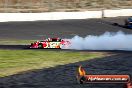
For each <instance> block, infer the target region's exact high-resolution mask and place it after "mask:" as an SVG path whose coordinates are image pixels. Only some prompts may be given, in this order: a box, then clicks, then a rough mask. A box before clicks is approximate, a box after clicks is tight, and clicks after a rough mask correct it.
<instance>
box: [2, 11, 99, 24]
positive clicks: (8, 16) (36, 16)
mask: <svg viewBox="0 0 132 88" xmlns="http://www.w3.org/2000/svg"><path fill="white" fill-rule="evenodd" d="M101 17H102V12H101V11H85V12H46V13H0V22H9V21H37V20H63V19H88V18H101Z"/></svg>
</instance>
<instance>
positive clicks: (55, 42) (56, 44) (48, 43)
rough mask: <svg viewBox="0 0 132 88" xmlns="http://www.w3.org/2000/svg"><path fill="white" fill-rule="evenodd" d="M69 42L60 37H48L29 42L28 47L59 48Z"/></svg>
mask: <svg viewBox="0 0 132 88" xmlns="http://www.w3.org/2000/svg"><path fill="white" fill-rule="evenodd" d="M68 44H70V42H69V41H68V40H64V39H60V38H48V39H45V40H43V41H36V42H34V43H31V45H30V48H41V49H42V48H51V49H52V48H54V49H61V48H62V47H66V46H67V45H68Z"/></svg>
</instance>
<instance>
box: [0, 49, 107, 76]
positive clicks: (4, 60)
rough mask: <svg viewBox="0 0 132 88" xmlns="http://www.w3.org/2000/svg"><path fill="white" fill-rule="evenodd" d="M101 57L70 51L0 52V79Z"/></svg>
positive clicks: (96, 54) (99, 54) (94, 54)
mask: <svg viewBox="0 0 132 88" xmlns="http://www.w3.org/2000/svg"><path fill="white" fill-rule="evenodd" d="M103 56H104V55H103V54H102V53H89V52H72V51H43V50H0V77H4V76H8V75H13V74H17V73H20V72H23V71H28V70H33V69H42V68H48V67H54V66H57V65H64V64H69V63H75V62H79V61H85V60H89V59H93V58H99V57H103Z"/></svg>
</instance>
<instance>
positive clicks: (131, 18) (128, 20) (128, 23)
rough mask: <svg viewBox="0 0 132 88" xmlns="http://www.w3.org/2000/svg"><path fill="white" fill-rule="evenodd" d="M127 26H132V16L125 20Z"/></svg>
mask: <svg viewBox="0 0 132 88" xmlns="http://www.w3.org/2000/svg"><path fill="white" fill-rule="evenodd" d="M125 27H127V28H132V17H129V18H128V19H126V20H125Z"/></svg>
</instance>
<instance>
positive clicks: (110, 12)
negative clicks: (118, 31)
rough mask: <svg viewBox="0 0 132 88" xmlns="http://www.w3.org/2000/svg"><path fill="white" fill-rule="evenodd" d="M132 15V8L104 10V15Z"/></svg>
mask: <svg viewBox="0 0 132 88" xmlns="http://www.w3.org/2000/svg"><path fill="white" fill-rule="evenodd" d="M118 16H132V9H117V10H104V17H118Z"/></svg>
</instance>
